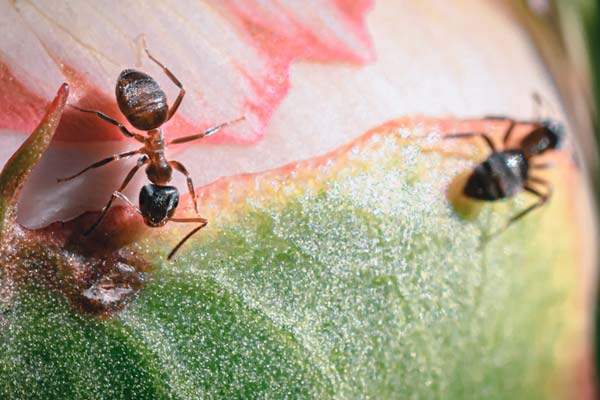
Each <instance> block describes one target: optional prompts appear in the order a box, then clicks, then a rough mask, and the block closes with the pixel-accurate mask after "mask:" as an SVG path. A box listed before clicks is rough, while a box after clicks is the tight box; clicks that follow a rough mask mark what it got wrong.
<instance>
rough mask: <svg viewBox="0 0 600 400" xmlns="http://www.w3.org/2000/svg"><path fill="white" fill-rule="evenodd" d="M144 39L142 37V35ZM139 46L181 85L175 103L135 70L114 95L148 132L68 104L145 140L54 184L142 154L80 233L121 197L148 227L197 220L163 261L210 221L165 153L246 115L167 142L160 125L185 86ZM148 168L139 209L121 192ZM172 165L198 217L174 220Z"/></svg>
mask: <svg viewBox="0 0 600 400" xmlns="http://www.w3.org/2000/svg"><path fill="white" fill-rule="evenodd" d="M142 40H143V39H142ZM143 46H144V50H145V52H146V54H147V55H148V57H149V58H150V59H151V60H152V61H154V62H155V63H156V64H157V65H158V66H159V67H161V68H162V70H163V72H164V73H165V74H166V75H167V77H169V79H170V80H171V81H172V82H173V83H174V84H175V85H176V86H177V87H178V88H179V95H178V96H177V98H176V99H175V102H174V103H173V105H172V106H171V107H170V108H169V106H168V105H167V96H166V94H165V92H163V90H162V89H161V88H160V86H159V85H158V83H157V82H156V81H155V80H154V79H153V78H152V77H151V76H149V75H148V74H145V73H143V72H140V71H136V70H133V69H126V70H124V71H122V72H121V74H120V75H119V78H118V79H117V86H116V89H115V94H116V98H117V104H118V105H119V109H120V110H121V112H122V113H123V115H125V117H126V118H127V120H128V121H129V123H130V124H131V125H132V126H133V127H134V128H137V129H139V130H142V131H145V132H146V133H147V136H144V135H142V134H139V133H134V132H130V131H129V130H128V129H127V128H126V127H125V126H124V125H123V124H121V123H120V122H118V121H116V120H115V119H113V118H111V117H109V116H108V115H106V114H104V113H102V112H100V111H96V110H88V109H84V108H79V107H76V106H73V105H71V106H72V107H73V108H75V109H77V110H79V111H81V112H85V113H91V114H96V115H97V116H98V117H99V118H101V119H103V120H104V121H106V122H108V123H110V124H112V125H115V126H117V127H118V128H119V129H120V130H121V132H122V133H123V134H124V135H125V136H126V137H128V138H133V139H135V140H137V141H138V142H140V143H143V144H144V145H143V147H141V148H139V149H137V150H133V151H127V152H124V153H118V154H114V155H112V156H110V157H107V158H104V159H102V160H100V161H98V162H95V163H94V164H91V165H90V166H88V167H86V168H84V169H83V170H81V171H80V172H78V173H76V174H75V175H72V176H69V177H66V178H62V179H58V182H64V181H68V180H71V179H74V178H76V177H78V176H79V175H81V174H83V173H84V172H86V171H89V170H90V169H94V168H99V167H102V166H104V165H106V164H108V163H110V162H112V161H116V160H120V159H124V158H129V157H131V156H134V155H136V154H141V155H142V156H141V157H140V158H139V159H138V161H137V163H136V165H135V166H134V167H133V168H132V169H131V171H129V173H128V174H127V176H126V177H125V180H124V181H123V183H122V184H121V186H120V187H119V188H118V189H117V190H116V191H115V192H114V193H113V194H112V196H111V197H110V200H109V201H108V203H107V204H106V206H105V207H104V208H103V209H102V212H101V214H100V216H99V217H98V219H97V220H96V222H94V224H93V225H92V226H90V227H89V228H88V229H87V230H86V231H85V232H84V233H83V235H84V236H88V235H89V234H90V233H92V231H93V230H94V229H96V227H97V226H98V225H99V224H100V222H102V220H103V219H104V217H105V216H106V213H107V212H108V210H109V209H110V207H111V205H112V204H113V201H114V200H115V199H116V198H117V197H119V198H121V199H122V200H124V201H125V202H126V203H127V204H129V205H130V206H131V207H132V208H133V209H134V210H136V212H137V213H138V214H140V215H141V216H142V217H143V219H144V222H145V223H146V225H148V226H150V227H160V226H163V225H165V224H166V223H167V222H168V221H172V222H183V223H199V225H198V226H197V227H196V228H194V229H193V230H191V231H190V232H189V233H188V234H187V235H185V236H184V237H183V239H181V240H180V241H179V243H177V245H176V246H175V247H174V248H173V250H171V252H170V253H169V255H168V256H167V260H171V259H172V258H173V256H174V255H175V253H176V252H177V250H178V249H179V248H180V247H181V246H182V245H183V244H184V243H185V242H186V241H187V240H188V239H189V238H190V237H191V236H192V235H194V234H195V233H196V232H198V231H199V230H200V229H202V228H204V227H205V226H206V225H207V224H208V221H207V220H206V219H205V218H202V217H201V216H200V213H199V212H198V203H197V200H196V195H195V192H194V183H193V182H192V178H191V176H190V173H189V172H188V171H187V169H186V168H185V167H184V166H183V164H181V163H180V162H179V161H174V160H171V161H169V160H167V158H166V156H165V151H166V149H167V146H169V145H173V144H181V143H187V142H191V141H194V140H199V139H202V138H205V137H207V136H210V135H212V134H214V133H216V132H217V131H219V130H220V129H222V128H223V127H225V126H228V125H231V124H234V123H236V122H239V121H241V120H243V119H244V117H240V118H237V119H235V120H233V121H229V122H225V123H223V124H220V125H217V126H214V127H212V128H210V129H207V130H206V131H204V132H202V133H199V134H196V135H191V136H185V137H181V138H178V139H174V140H171V141H169V142H165V140H164V137H163V133H162V129H161V126H162V125H163V124H164V123H165V122H167V121H169V120H170V119H171V118H172V117H173V115H175V113H176V112H177V109H178V108H179V105H180V104H181V101H182V100H183V96H184V95H185V89H184V88H183V85H182V84H181V82H179V80H178V79H177V78H176V77H175V75H173V73H171V71H169V69H168V68H167V67H165V66H164V65H163V64H162V63H161V62H160V61H158V60H157V59H156V58H154V56H152V54H150V52H149V51H148V48H147V46H146V42H145V40H143ZM143 166H146V175H147V177H148V179H149V180H150V182H151V183H149V184H147V185H145V186H143V187H142V189H141V190H140V195H139V205H140V206H139V208H138V207H136V205H135V204H134V203H133V202H132V201H131V200H129V198H127V196H125V194H123V190H124V189H125V187H127V185H128V184H129V182H130V181H131V179H132V178H133V176H134V175H135V173H136V172H137V171H138V170H139V169H140V168H142V167H143ZM173 169H174V170H176V171H178V172H180V173H181V174H183V175H184V176H185V177H186V179H187V186H188V190H189V193H190V196H191V198H192V202H193V205H194V211H195V212H196V215H197V217H194V218H174V217H173V215H174V214H175V210H176V209H177V205H178V204H179V191H178V190H177V188H176V187H174V186H169V185H167V184H168V183H169V182H170V181H171V176H172V173H173Z"/></svg>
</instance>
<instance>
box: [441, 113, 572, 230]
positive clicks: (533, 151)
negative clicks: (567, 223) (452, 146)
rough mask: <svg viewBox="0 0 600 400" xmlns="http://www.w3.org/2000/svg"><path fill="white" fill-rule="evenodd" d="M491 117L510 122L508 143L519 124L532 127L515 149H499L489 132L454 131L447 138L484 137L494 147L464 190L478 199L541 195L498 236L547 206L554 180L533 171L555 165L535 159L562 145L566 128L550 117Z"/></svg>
mask: <svg viewBox="0 0 600 400" xmlns="http://www.w3.org/2000/svg"><path fill="white" fill-rule="evenodd" d="M488 118H489V119H495V120H506V121H509V125H508V128H507V130H506V132H505V133H504V139H503V141H502V143H503V145H504V146H506V145H507V143H508V141H509V139H510V137H511V135H512V133H513V131H514V128H515V126H516V125H517V123H519V124H531V125H532V130H531V131H530V132H529V133H528V134H527V135H526V136H525V137H523V138H522V139H521V140H520V141H519V143H518V144H517V145H516V146H515V147H514V148H505V149H504V150H497V149H496V146H495V145H494V142H493V141H492V139H491V138H490V137H489V136H488V135H487V134H486V133H453V134H448V135H445V136H444V137H445V138H449V139H456V138H470V137H481V138H482V139H483V140H485V142H486V143H487V145H488V147H489V148H490V150H491V154H490V155H489V156H488V158H487V159H486V160H484V161H483V162H481V163H480V164H478V165H477V166H475V168H474V169H473V171H472V172H471V174H470V175H469V177H468V178H467V182H466V184H465V187H464V189H463V194H464V195H465V196H467V197H469V198H472V199H476V200H483V201H495V200H500V199H505V198H509V197H513V196H515V195H516V194H518V193H520V192H521V191H523V190H525V191H527V192H529V193H532V194H533V195H535V196H536V197H537V198H538V200H537V201H536V202H535V203H533V204H532V205H530V206H529V207H527V208H525V209H524V210H522V211H520V212H519V213H517V214H516V215H514V216H513V217H511V218H510V219H509V220H508V222H507V223H506V225H505V226H504V228H503V229H501V230H500V231H498V232H496V233H495V234H494V235H496V234H499V233H501V232H503V231H504V230H505V229H506V228H508V227H509V226H510V225H511V224H512V223H514V222H516V221H518V220H519V219H521V218H523V217H524V216H526V215H527V214H528V213H530V212H531V211H533V210H535V209H536V208H539V207H541V206H543V205H544V204H545V203H546V202H547V201H548V199H549V198H550V197H551V196H552V186H551V185H550V183H549V182H547V181H546V180H544V179H541V178H539V177H535V176H532V175H531V171H532V170H540V169H545V168H548V167H550V166H551V164H548V163H535V162H531V161H532V159H534V158H535V157H536V156H538V155H540V154H542V153H544V152H546V151H547V150H552V149H556V148H558V147H559V145H560V142H561V140H562V137H563V130H564V128H563V126H562V124H561V123H560V122H557V121H554V120H550V119H545V120H536V121H517V120H514V119H511V118H507V117H497V116H494V117H488ZM534 185H538V186H541V187H542V188H543V189H544V190H543V191H540V190H539V188H536V187H534ZM491 236H493V235H491Z"/></svg>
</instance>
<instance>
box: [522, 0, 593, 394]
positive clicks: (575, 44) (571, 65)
mask: <svg viewBox="0 0 600 400" xmlns="http://www.w3.org/2000/svg"><path fill="white" fill-rule="evenodd" d="M513 5H514V7H515V9H516V10H517V14H518V15H519V16H520V18H522V19H523V23H524V25H525V26H526V28H527V29H528V30H529V33H530V35H531V36H532V38H533V40H534V41H535V42H536V44H537V46H538V49H539V51H540V53H541V55H542V57H543V58H544V59H545V61H546V65H547V66H548V69H549V70H550V71H549V72H550V73H551V75H552V76H553V77H554V79H555V81H556V84H557V86H558V89H559V91H560V93H561V95H562V99H563V101H564V107H565V109H566V110H567V111H568V112H569V114H570V116H571V120H572V121H573V125H574V127H575V132H574V133H575V136H577V138H578V140H579V145H580V147H581V150H582V152H581V154H583V157H584V158H585V164H586V166H587V169H588V172H589V176H590V179H591V180H592V182H593V187H594V190H595V192H596V204H600V203H599V202H598V199H599V198H600V167H599V162H598V159H599V158H600V147H599V146H598V143H600V126H599V124H598V109H599V107H600V7H599V6H598V2H597V0H555V1H550V0H515V1H513ZM599 310H600V297H598V301H597V306H596V311H595V312H596V332H595V336H596V349H595V351H596V367H597V368H596V371H598V370H600V350H599V349H600V345H599V344H600V312H599ZM597 383H600V379H599V377H598V374H597Z"/></svg>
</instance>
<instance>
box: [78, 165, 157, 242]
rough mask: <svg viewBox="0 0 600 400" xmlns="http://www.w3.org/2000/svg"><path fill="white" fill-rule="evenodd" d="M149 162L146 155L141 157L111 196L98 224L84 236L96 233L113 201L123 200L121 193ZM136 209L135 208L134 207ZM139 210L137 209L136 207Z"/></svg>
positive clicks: (91, 227)
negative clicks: (116, 199) (118, 198)
mask: <svg viewBox="0 0 600 400" xmlns="http://www.w3.org/2000/svg"><path fill="white" fill-rule="evenodd" d="M147 162H148V157H147V156H146V155H144V156H142V157H140V159H139V160H138V162H137V164H136V165H135V167H133V168H132V169H131V171H129V173H128V174H127V176H126V177H125V180H124V181H123V183H122V184H121V186H120V187H119V189H117V190H116V191H115V192H114V193H113V194H112V195H111V196H110V200H109V201H108V203H107V204H106V206H105V207H104V208H103V209H102V213H101V214H100V217H98V219H97V220H96V222H94V224H93V225H92V226H90V227H89V228H88V229H87V230H86V231H85V232H83V236H88V235H89V234H90V233H92V232H93V231H94V229H96V227H97V226H98V225H100V222H102V220H103V219H104V217H105V216H106V214H107V213H108V210H109V209H110V207H111V206H112V203H113V201H114V200H115V198H117V197H121V198H123V196H125V195H122V193H121V192H123V190H125V188H126V187H127V185H128V184H129V182H131V179H133V176H134V175H135V173H136V172H137V171H138V170H139V169H140V168H141V167H142V166H144V164H146V163H147ZM126 201H127V202H129V203H130V204H133V203H131V202H130V201H129V199H127V200H126ZM134 207H135V206H134ZM135 208H136V210H137V207H135ZM138 213H140V214H141V212H140V211H139V210H138Z"/></svg>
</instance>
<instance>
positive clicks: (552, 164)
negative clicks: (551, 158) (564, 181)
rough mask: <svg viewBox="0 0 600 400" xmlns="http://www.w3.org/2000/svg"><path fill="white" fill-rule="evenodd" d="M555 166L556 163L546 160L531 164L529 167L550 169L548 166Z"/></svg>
mask: <svg viewBox="0 0 600 400" xmlns="http://www.w3.org/2000/svg"><path fill="white" fill-rule="evenodd" d="M554 166H555V164H554V163H551V162H545V163H540V164H530V165H529V168H530V169H548V168H552V167H554Z"/></svg>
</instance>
